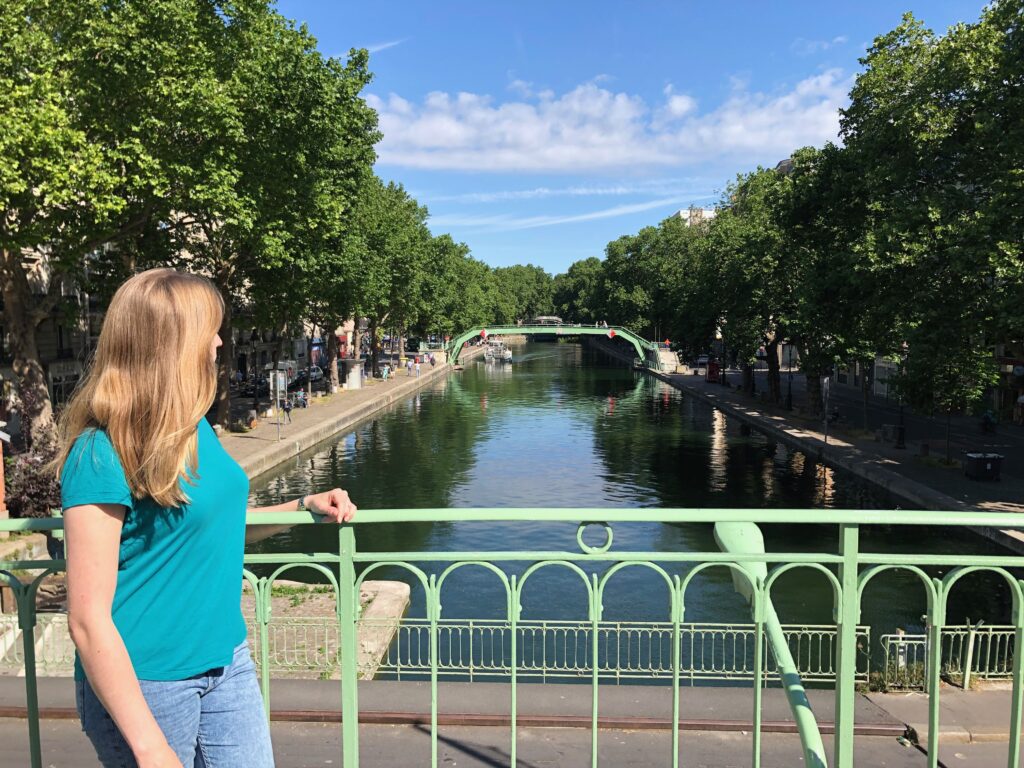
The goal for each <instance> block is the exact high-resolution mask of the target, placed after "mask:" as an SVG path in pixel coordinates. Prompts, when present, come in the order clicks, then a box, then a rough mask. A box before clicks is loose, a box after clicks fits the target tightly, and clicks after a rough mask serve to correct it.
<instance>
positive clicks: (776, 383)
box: [764, 338, 782, 405]
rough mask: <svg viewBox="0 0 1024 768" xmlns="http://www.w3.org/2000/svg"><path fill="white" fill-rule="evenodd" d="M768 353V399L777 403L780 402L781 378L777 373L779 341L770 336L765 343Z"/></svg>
mask: <svg viewBox="0 0 1024 768" xmlns="http://www.w3.org/2000/svg"><path fill="white" fill-rule="evenodd" d="M764 348H765V352H767V353H768V357H767V360H768V399H769V400H770V401H771V402H772V403H774V404H775V405H778V404H779V403H781V402H782V379H781V376H780V374H779V342H778V339H776V338H772V339H771V340H770V341H769V342H768V343H767V344H765V347H764Z"/></svg>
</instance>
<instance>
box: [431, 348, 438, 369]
mask: <svg viewBox="0 0 1024 768" xmlns="http://www.w3.org/2000/svg"><path fill="white" fill-rule="evenodd" d="M435 365H437V358H436V357H434V353H433V352H431V353H430V367H431V368H433V367H434V366H435Z"/></svg>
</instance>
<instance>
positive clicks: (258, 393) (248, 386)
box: [242, 376, 270, 397]
mask: <svg viewBox="0 0 1024 768" xmlns="http://www.w3.org/2000/svg"><path fill="white" fill-rule="evenodd" d="M242 394H243V395H244V396H246V397H266V396H267V395H269V394H270V380H269V379H268V378H267V377H266V376H259V377H256V376H250V377H249V378H248V379H247V380H246V381H245V382H244V383H243V384H242Z"/></svg>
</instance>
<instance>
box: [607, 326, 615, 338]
mask: <svg viewBox="0 0 1024 768" xmlns="http://www.w3.org/2000/svg"><path fill="white" fill-rule="evenodd" d="M608 338H609V339H614V338H615V329H614V328H609V329H608Z"/></svg>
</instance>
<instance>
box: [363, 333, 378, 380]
mask: <svg viewBox="0 0 1024 768" xmlns="http://www.w3.org/2000/svg"><path fill="white" fill-rule="evenodd" d="M366 332H367V334H368V335H369V336H370V375H371V376H376V375H377V371H378V368H377V352H378V350H377V321H376V320H370V322H369V323H368V324H367V328H366Z"/></svg>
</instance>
